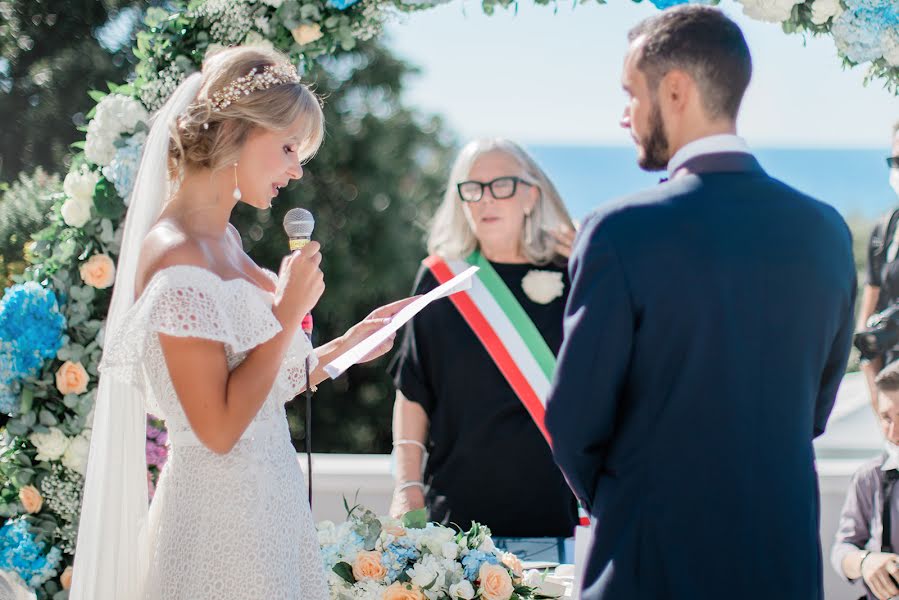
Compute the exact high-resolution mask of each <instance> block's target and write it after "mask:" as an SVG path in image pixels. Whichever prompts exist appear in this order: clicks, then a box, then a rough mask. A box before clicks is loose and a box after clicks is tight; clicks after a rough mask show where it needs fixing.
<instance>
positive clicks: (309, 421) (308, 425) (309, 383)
mask: <svg viewBox="0 0 899 600" xmlns="http://www.w3.org/2000/svg"><path fill="white" fill-rule="evenodd" d="M309 367H310V364H309V357H308V356H307V357H306V421H305V424H304V429H305V431H306V478H307V479H306V481H307V483H308V487H309V508H312V369H310V368H309Z"/></svg>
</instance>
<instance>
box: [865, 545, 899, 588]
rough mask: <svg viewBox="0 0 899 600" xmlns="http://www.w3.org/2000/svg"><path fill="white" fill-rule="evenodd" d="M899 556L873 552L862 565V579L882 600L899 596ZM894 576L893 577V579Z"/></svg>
mask: <svg viewBox="0 0 899 600" xmlns="http://www.w3.org/2000/svg"><path fill="white" fill-rule="evenodd" d="M897 561H899V556H897V555H895V554H891V553H889V552H872V553H871V554H870V555H869V556H867V557H865V559H864V561H863V564H862V569H861V571H862V578H863V579H864V580H865V583H866V584H868V587H869V588H871V591H872V592H874V595H875V596H877V597H878V598H880V600H889V598H892V597H893V596H895V595H897V594H899V586H897V584H896V581H895V580H894V579H893V577H895V578H896V579H899V563H897ZM891 575H892V577H891Z"/></svg>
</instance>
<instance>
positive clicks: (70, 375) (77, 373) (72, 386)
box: [56, 360, 90, 395]
mask: <svg viewBox="0 0 899 600" xmlns="http://www.w3.org/2000/svg"><path fill="white" fill-rule="evenodd" d="M89 380H90V377H88V374H87V371H85V370H84V367H83V366H81V363H80V362H74V363H73V362H72V361H70V360H67V361H66V362H64V363H63V364H62V366H61V367H59V369H58V370H57V371H56V389H58V390H59V393H60V394H62V395H66V394H83V393H84V392H86V391H87V382H88V381H89Z"/></svg>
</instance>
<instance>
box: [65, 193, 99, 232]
mask: <svg viewBox="0 0 899 600" xmlns="http://www.w3.org/2000/svg"><path fill="white" fill-rule="evenodd" d="M91 205H92V203H89V202H85V201H83V200H79V199H77V198H69V199H68V200H66V201H65V202H63V204H62V208H61V209H60V211H59V212H60V213H62V220H63V221H65V223H66V225H68V226H69V227H79V228H80V227H84V224H85V223H87V222H88V221H89V220H90V218H91Z"/></svg>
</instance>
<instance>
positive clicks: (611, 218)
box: [579, 180, 695, 236]
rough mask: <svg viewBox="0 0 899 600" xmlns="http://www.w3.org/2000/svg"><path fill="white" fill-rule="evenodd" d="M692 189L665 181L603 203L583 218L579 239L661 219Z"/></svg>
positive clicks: (679, 183) (688, 186) (687, 185)
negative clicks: (673, 204) (601, 231)
mask: <svg viewBox="0 0 899 600" xmlns="http://www.w3.org/2000/svg"><path fill="white" fill-rule="evenodd" d="M694 188H695V186H694V185H692V184H691V182H688V181H684V180H677V181H668V182H665V183H662V184H660V185H657V186H655V187H652V188H647V189H645V190H641V191H639V192H634V193H632V194H628V195H626V196H622V197H619V198H617V199H615V200H612V201H611V202H607V203H605V204H603V205H602V206H600V207H598V208H596V209H594V210H593V211H592V212H591V213H589V214H588V215H587V217H585V218H584V221H583V224H582V225H581V228H580V232H579V236H582V235H583V236H593V235H596V234H597V232H598V231H599V230H600V229H602V230H603V231H609V230H617V229H619V228H625V229H626V228H628V227H632V226H641V225H645V224H647V223H649V222H651V221H654V220H656V219H662V218H664V213H665V212H666V211H667V210H668V209H669V208H670V205H671V201H672V200H674V199H676V198H678V197H680V196H683V195H685V194H689V193H690V192H691V191H692V190H693V189H694Z"/></svg>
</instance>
